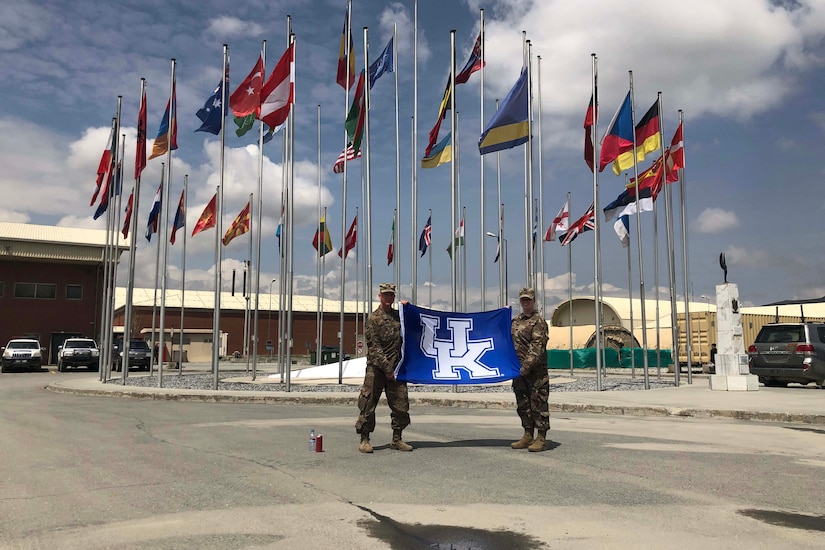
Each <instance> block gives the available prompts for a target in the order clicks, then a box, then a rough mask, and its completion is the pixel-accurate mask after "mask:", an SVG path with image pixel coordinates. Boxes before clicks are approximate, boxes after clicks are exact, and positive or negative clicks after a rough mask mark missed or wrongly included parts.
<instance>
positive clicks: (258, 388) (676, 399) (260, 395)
mask: <svg viewBox="0 0 825 550" xmlns="http://www.w3.org/2000/svg"><path fill="white" fill-rule="evenodd" d="M191 370H192V369H190V368H188V367H187V366H186V365H184V371H185V372H190V371H191ZM51 373H52V374H53V375H54V376H55V377H54V378H53V379H51V380H50V381H49V383H48V385H47V389H49V390H51V391H54V392H60V393H75V394H83V395H96V396H101V397H114V398H133V399H158V400H180V401H200V402H213V403H262V404H272V403H296V404H324V403H329V404H350V403H351V404H352V405H353V406H355V402H356V400H357V397H358V394H357V392H356V391H353V386H356V387H357V386H359V385H360V384H361V380H362V379H361V378H358V377H353V378H344V379H343V380H342V384H341V385H338V380H337V378H336V379H315V380H304V379H301V380H296V381H294V382H293V383H292V385H293V386H295V389H299V388H298V387H297V386H298V385H313V386H316V387H319V386H323V391H288V392H287V391H272V390H266V391H264V390H265V388H263V385H264V384H274V383H277V384H280V383H281V380H280V378H279V377H277V376H274V377H270V376H268V373H266V372H264V371H261V372H260V373H259V375H258V376H256V377H255V379H254V380H253V378H252V376H250V375H248V374H247V373H245V372H244V371H243V370H240V371H237V372H222V373H221V381H232V382H236V383H244V384H249V389H248V390H235V391H232V390H222V389H218V390H212V389H183V388H178V389H174V388H168V387H137V386H129V385H121V384H118V383H103V382H101V381H99V379H98V377H97V376H91V375H86V376H84V375H82V374H81V373H76V372H64V373H57V372H55V371H51ZM113 374H115V375H118V373H113ZM576 374H577V376H579V373H576ZM130 376H142V374H138V373H130ZM164 376H167V377H170V376H178V374H177V371H175V370H172V371H169V370H166V371H165V374H164ZM184 376H185V374H184ZM581 376H592V373H587V372H583V373H581ZM623 376H626V375H623ZM667 376H669V377H670V379H671V380H672V377H673V375H672V374H670V375H663V378H665V377H667ZM615 377H616V376H615V375H608V376H607V378H606V379H605V380H606V381H608V382H609V381H610V380H611V379H614V378H615ZM686 378H687V377H686V376H685V375H684V374H683V375H682V377H681V384H680V385H679V386H678V387H675V386H671V387H666V388H655V389H647V390H645V389H640V390H633V391H552V392H551V393H550V398H549V402H550V410H551V413H552V412H576V413H601V414H613V415H630V416H675V417H720V418H728V419H741V420H756V421H765V422H791V423H804V424H825V389H821V388H818V387H816V386H814V385H809V386H801V385H797V384H791V385H790V386H789V387H786V388H776V387H773V388H767V387H763V386H760V387H759V390H758V391H714V390H711V389H710V388H709V385H708V377H707V376H703V375H693V383H692V384H688V383H687V382H686ZM638 379H640V375H637V380H638ZM574 380H575V379H574V378H569V373H561V372H559V373H554V372H553V371H551V383H553V384H565V383H569V382H572V381H574ZM605 385H608V384H605ZM336 387H338V388H341V391H336ZM306 389H309V388H306ZM344 390H346V391H344ZM452 390H453V387H451V386H448V387H445V390H444V391H436V392H410V405H411V406H412V407H415V405H416V404H421V405H428V406H444V407H466V408H487V409H489V408H495V409H515V399H514V397H513V394H512V393H511V392H507V391H505V392H494V393H486V392H474V391H467V390H466V389H464V388H462V387H458V388H457V391H452Z"/></svg>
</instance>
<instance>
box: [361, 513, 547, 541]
mask: <svg viewBox="0 0 825 550" xmlns="http://www.w3.org/2000/svg"><path fill="white" fill-rule="evenodd" d="M356 506H357V505H356ZM358 508H361V509H362V510H364V511H365V512H367V513H369V514H370V515H371V516H372V517H374V518H375V520H376V521H373V520H361V521H359V522H358V525H359V526H360V527H362V528H364V529H365V530H366V531H367V533H368V534H369V535H370V536H371V537H373V538H375V539H378V540H380V541H382V542H384V543H386V544H387V545H389V548H392V549H393V550H416V549H419V548H422V549H423V548H427V549H433V550H497V549H500V548H507V549H508V550H532V549H534V548H546V545H544V543H542V542H541V541H540V540H538V539H536V538H534V537H531V536H529V535H525V534H523V533H514V532H512V531H492V530H485V529H475V528H472V527H457V526H454V525H420V524H415V525H412V524H406V523H401V522H398V521H395V520H393V519H391V518H388V517H386V516H382V515H381V514H376V513H375V512H373V511H372V510H370V509H368V508H364V507H363V506H358Z"/></svg>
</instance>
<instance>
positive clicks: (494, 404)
mask: <svg viewBox="0 0 825 550" xmlns="http://www.w3.org/2000/svg"><path fill="white" fill-rule="evenodd" d="M46 389H47V390H49V391H51V392H54V393H63V394H74V395H84V396H93V397H110V398H119V399H146V400H154V401H191V402H197V403H247V404H261V405H275V404H304V405H348V406H349V405H351V406H355V405H356V403H357V401H358V393H356V392H353V393H352V395H340V394H329V393H327V394H322V393H311V392H300V393H297V392H296V393H289V394H284V393H282V392H271V395H263V393H264V392H260V393H249V392H245V391H236V392H224V393H214V392H213V391H212V390H178V389H164V388H134V387H132V388H129V389H112V390H108V389H86V388H71V387H66V386H62V385H59V384H49V385H47V386H46ZM461 395H462V394H458V396H457V397H449V398H445V397H433V396H428V395H426V394H424V395H421V394H415V393H411V394H410V403H411V404H414V405H427V406H431V407H452V408H467V409H496V410H515V408H516V405H515V402H514V401H511V400H508V401H501V400H489V399H488V400H484V399H477V398H470V397H469V396H468V395H467V394H464V395H465V396H466V397H462V396H461ZM551 398H552V396H551ZM382 401H386V397H382ZM549 405H550V412H557V413H558V412H565V413H590V414H609V415H616V416H658V417H687V418H692V417H695V418H723V419H730V420H755V421H760V422H780V423H788V424H816V425H825V414H804V413H788V412H761V411H746V410H731V409H702V408H680V407H665V406H657V405H594V404H587V403H553V402H552V401H551V402H550V403H549Z"/></svg>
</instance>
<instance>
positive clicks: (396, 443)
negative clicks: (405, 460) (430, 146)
mask: <svg viewBox="0 0 825 550" xmlns="http://www.w3.org/2000/svg"><path fill="white" fill-rule="evenodd" d="M390 449H395V450H396V451H412V450H413V446H412V445H407V444H406V443H404V442H403V441H401V430H393V431H392V443H390Z"/></svg>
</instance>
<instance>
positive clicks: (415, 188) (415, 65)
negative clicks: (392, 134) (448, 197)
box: [395, 0, 432, 306]
mask: <svg viewBox="0 0 825 550" xmlns="http://www.w3.org/2000/svg"><path fill="white" fill-rule="evenodd" d="M395 47H396V49H398V44H397V43H396V45H395ZM417 219H418V0H413V116H412V215H411V216H410V226H411V228H412V234H413V235H417V234H418V231H417V229H418V228H417V226H416V220H417ZM412 257H413V261H412V264H411V265H412V294H411V295H412V302H413V303H414V304H415V303H418V258H416V257H415V247H413V250H412ZM430 263H431V264H432V254H431V255H430ZM430 306H432V273H431V274H430Z"/></svg>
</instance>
